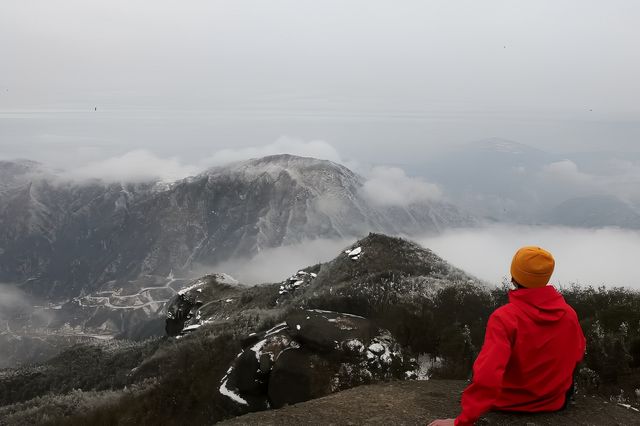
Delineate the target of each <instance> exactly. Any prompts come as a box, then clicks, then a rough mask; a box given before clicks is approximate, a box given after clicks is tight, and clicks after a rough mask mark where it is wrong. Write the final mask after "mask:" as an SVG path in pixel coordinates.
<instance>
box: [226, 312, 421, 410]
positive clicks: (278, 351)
mask: <svg viewBox="0 0 640 426" xmlns="http://www.w3.org/2000/svg"><path fill="white" fill-rule="evenodd" d="M410 368H411V364H410V363H409V362H406V361H405V359H404V357H403V354H402V350H401V348H400V346H399V345H398V343H397V342H396V341H395V339H393V337H392V336H391V335H390V334H389V332H388V331H386V330H381V329H379V328H378V327H376V326H375V325H374V324H373V323H372V322H371V321H370V320H367V319H365V318H362V317H359V316H355V315H350V314H343V313H338V312H329V311H320V310H301V311H297V312H293V313H292V314H290V315H288V316H287V318H286V320H285V322H282V323H280V324H278V325H276V326H275V327H273V328H272V329H270V330H268V331H266V332H263V333H260V334H257V335H253V336H251V337H250V338H248V339H247V340H246V341H245V349H244V350H243V351H242V352H241V353H239V354H238V356H237V357H236V359H235V361H234V363H233V365H232V366H230V368H229V370H228V371H227V375H226V376H225V377H224V378H223V379H222V381H221V385H220V392H221V393H222V394H223V395H226V396H227V397H228V398H229V399H230V400H231V401H234V402H236V403H237V404H239V405H243V406H245V407H246V408H247V409H248V410H249V411H256V410H264V409H266V408H270V407H271V408H279V407H283V406H285V405H288V404H295V403H298V402H301V401H307V400H309V399H313V398H319V397H321V396H325V395H328V394H330V393H333V392H336V391H339V390H342V389H347V388H350V387H353V386H358V385H362V384H367V383H373V382H377V381H381V380H389V379H392V378H401V377H403V376H404V373H405V372H406V371H407V370H409V369H410Z"/></svg>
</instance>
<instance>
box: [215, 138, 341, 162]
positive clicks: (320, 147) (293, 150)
mask: <svg viewBox="0 0 640 426" xmlns="http://www.w3.org/2000/svg"><path fill="white" fill-rule="evenodd" d="M276 154H291V155H297V156H300V157H313V158H319V159H322V160H330V161H334V162H336V163H342V159H341V158H340V154H339V153H338V151H337V150H336V149H335V148H334V147H333V146H331V145H330V144H328V143H327V142H324V141H319V140H315V141H308V142H305V141H302V140H298V139H293V138H289V137H282V138H280V139H278V140H277V141H275V142H274V143H271V144H268V145H261V146H251V147H245V148H239V149H223V150H220V151H217V152H216V153H215V154H213V155H212V156H211V157H208V158H206V159H204V160H203V162H202V164H203V165H206V166H209V167H210V166H219V165H223V164H227V163H231V162H234V161H242V160H248V159H250V158H260V157H266V156H268V155H276Z"/></svg>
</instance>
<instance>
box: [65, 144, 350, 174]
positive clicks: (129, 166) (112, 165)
mask: <svg viewBox="0 0 640 426" xmlns="http://www.w3.org/2000/svg"><path fill="white" fill-rule="evenodd" d="M277 154H291V155H297V156H301V157H313V158H319V159H323V160H330V161H334V162H336V163H341V164H346V165H347V166H348V167H349V166H356V163H353V162H349V161H345V160H343V159H342V158H341V157H340V154H339V153H338V151H337V150H336V149H335V148H334V147H333V146H331V145H330V144H328V143H327V142H324V141H320V140H312V141H303V140H298V139H293V138H288V137H282V138H280V139H278V140H277V141H275V142H274V143H271V144H267V145H261V146H250V147H244V148H239V149H222V150H219V151H216V152H214V153H213V154H211V155H209V156H207V155H204V156H203V158H202V159H201V160H199V161H198V162H196V163H194V164H188V163H185V162H183V161H181V160H180V158H178V157H168V158H163V157H160V156H158V155H156V154H155V153H153V152H151V151H148V150H144V149H138V150H134V151H129V152H126V153H124V154H122V155H117V156H113V157H109V158H107V159H104V160H100V161H92V162H90V163H87V164H85V165H82V166H79V167H77V168H74V169H71V170H68V171H65V172H63V173H62V176H63V177H64V178H68V179H71V180H76V181H84V180H92V179H98V180H102V181H104V182H109V183H111V182H126V183H139V182H155V181H163V182H173V181H176V180H179V179H183V178H185V177H188V176H194V175H196V174H198V173H201V172H203V171H204V170H206V169H208V168H211V167H215V166H222V165H225V164H228V163H232V162H235V161H243V160H248V159H251V158H261V157H266V156H269V155H277Z"/></svg>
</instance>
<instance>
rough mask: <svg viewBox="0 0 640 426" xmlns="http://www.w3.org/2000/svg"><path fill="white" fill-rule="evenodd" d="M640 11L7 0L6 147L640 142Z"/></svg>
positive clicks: (400, 153)
mask: <svg viewBox="0 0 640 426" xmlns="http://www.w3.org/2000/svg"><path fill="white" fill-rule="evenodd" d="M638 22H640V2H637V1H634V0H627V1H619V0H609V1H606V2H605V1H601V0H593V1H591V0H575V1H569V0H552V1H551V0H549V1H543V0H536V1H529V2H515V1H509V0H505V1H498V0H483V1H477V0H469V1H463V0H458V1H444V0H443V1H410V0H403V1H375V0H366V1H364V0H363V1H360V0H350V1H331V0H323V1H304V0H292V1H279V0H270V1H238V0H230V1H214V0H202V1H201V0H190V1H166V0H154V1H150V0H149V1H136V0H108V1H106V0H105V1H95V0H58V1H55V2H52V1H46V0H42V1H37V0H30V1H22V0H15V1H11V0H0V64H1V66H0V157H3V158H7V157H28V158H33V159H36V160H40V161H45V162H48V163H52V164H55V165H58V166H68V165H69V163H83V164H84V163H88V162H90V161H95V160H99V159H104V158H107V157H111V156H114V155H124V154H126V153H127V152H129V151H135V150H140V149H144V150H147V151H149V152H151V153H153V154H154V155H157V156H160V157H162V158H168V157H179V158H180V159H182V160H183V161H185V162H193V161H194V159H199V158H202V157H203V156H204V157H207V156H214V155H217V154H216V153H217V152H219V151H220V150H223V149H227V150H229V149H240V148H243V147H259V146H262V145H268V144H274V143H275V142H276V141H277V140H279V139H280V138H281V137H283V136H289V137H292V138H297V139H300V140H303V141H312V140H322V141H325V142H327V143H328V144H330V145H331V146H334V147H336V149H338V150H339V152H340V155H341V157H342V158H345V159H347V160H360V161H365V162H370V163H374V164H375V163H394V164H405V163H413V164H416V163H420V162H421V161H422V160H424V159H425V158H426V157H428V156H430V155H433V153H434V152H439V151H441V150H442V149H445V148H447V147H450V146H451V145H453V144H460V143H465V142H469V141H472V140H476V139H482V138H486V137H492V136H498V137H505V138H509V139H513V140H517V141H519V142H522V143H526V144H529V145H532V146H536V147H539V148H542V149H546V150H550V151H555V152H568V151H578V150H587V151H593V150H600V149H615V150H629V151H639V150H640V146H639V145H640V144H639V143H638V141H640V102H638V99H640V79H639V78H638V76H639V75H640V54H639V52H640V26H639V25H638ZM94 107H96V108H97V110H96V111H94Z"/></svg>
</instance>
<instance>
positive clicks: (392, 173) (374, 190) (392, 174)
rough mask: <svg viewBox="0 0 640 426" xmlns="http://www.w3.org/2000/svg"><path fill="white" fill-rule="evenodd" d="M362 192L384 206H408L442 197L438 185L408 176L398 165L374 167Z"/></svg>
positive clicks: (375, 202)
mask: <svg viewBox="0 0 640 426" xmlns="http://www.w3.org/2000/svg"><path fill="white" fill-rule="evenodd" d="M362 193H363V195H364V196H365V197H366V198H367V199H369V200H370V201H371V202H372V203H374V204H377V205H382V206H408V205H410V204H414V203H419V202H426V201H432V200H437V199H439V198H441V197H442V190H441V189H440V188H439V187H438V186H437V185H435V184H432V183H429V182H426V181H424V180H423V179H421V178H416V177H410V176H407V174H406V173H405V171H404V170H402V169H400V168H398V167H374V168H372V169H371V172H370V173H369V174H368V179H367V180H366V182H365V183H364V186H363V187H362Z"/></svg>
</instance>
